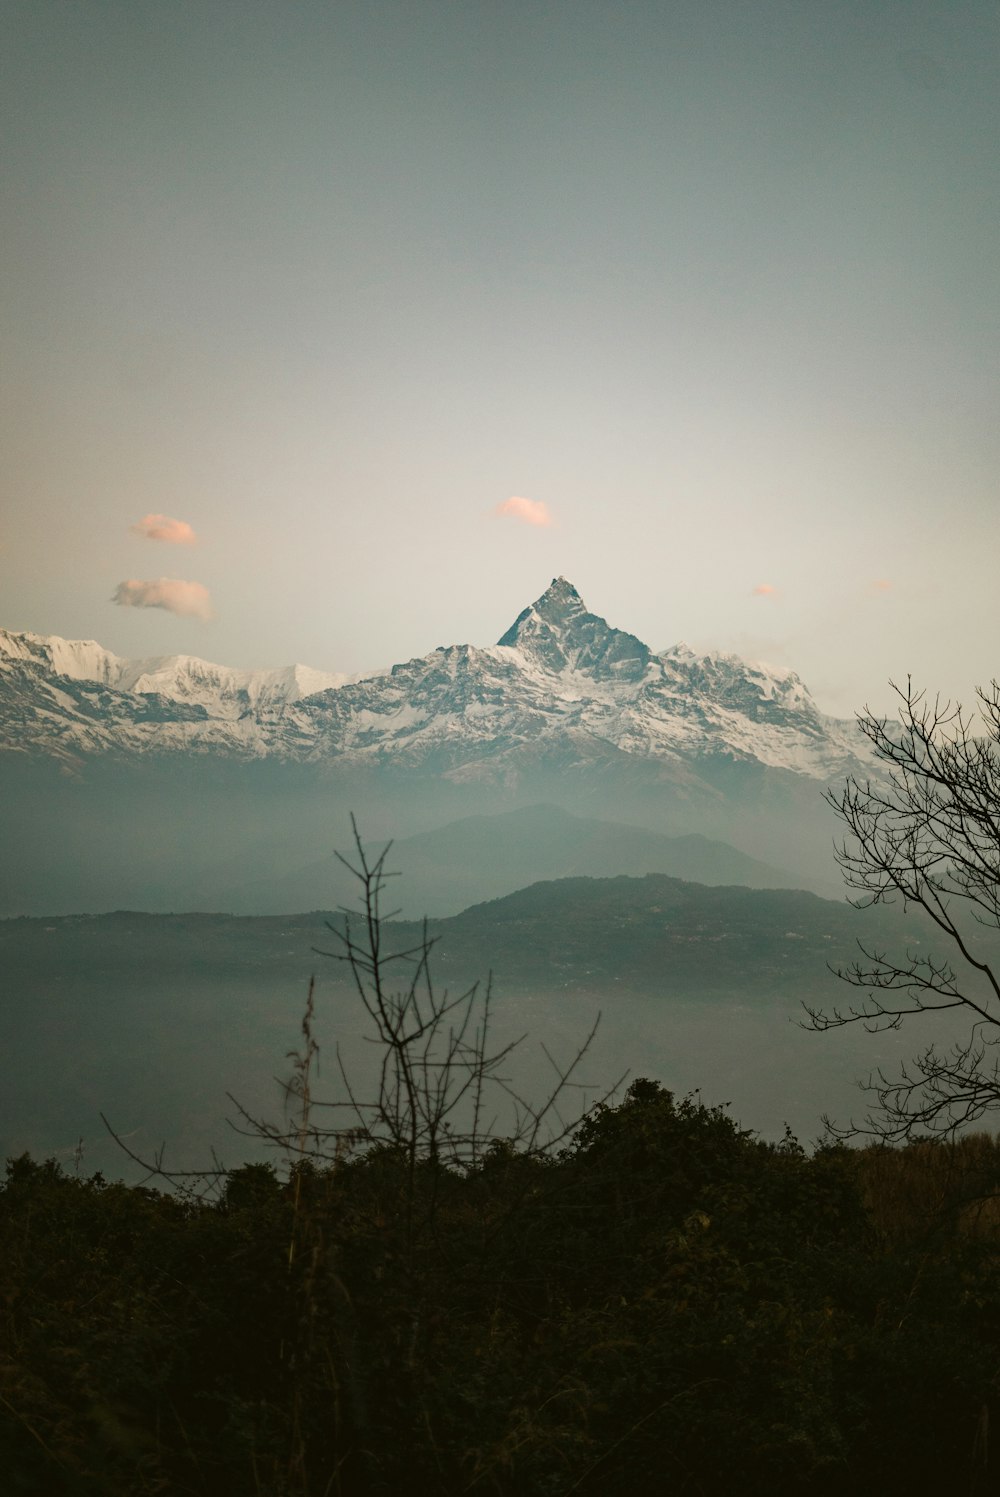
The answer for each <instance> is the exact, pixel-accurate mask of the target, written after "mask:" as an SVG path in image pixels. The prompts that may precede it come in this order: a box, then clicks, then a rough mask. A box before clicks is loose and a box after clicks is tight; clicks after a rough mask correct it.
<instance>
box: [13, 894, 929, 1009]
mask: <svg viewBox="0 0 1000 1497" xmlns="http://www.w3.org/2000/svg"><path fill="white" fill-rule="evenodd" d="M342 918H343V917H341V916H337V915H334V914H332V913H329V914H324V913H323V912H321V911H316V912H313V913H311V914H302V915H295V916H284V917H282V916H234V915H197V914H188V915H146V914H139V913H133V912H119V913H116V914H112V915H92V916H62V917H52V918H49V919H19V920H7V921H2V922H0V961H2V963H3V966H4V969H5V971H6V972H7V974H8V976H9V978H10V979H12V980H13V981H15V982H17V983H21V984H25V985H27V986H26V987H25V988H24V991H28V990H29V988H30V983H31V981H32V975H33V974H34V975H36V976H37V975H38V974H40V973H51V972H53V971H56V972H64V973H67V972H68V973H72V972H75V971H83V972H86V973H87V975H88V978H89V979H90V980H91V981H94V980H100V979H101V978H102V977H106V978H108V979H109V980H118V979H121V978H128V979H129V980H132V981H134V982H135V983H136V985H137V990H138V989H141V984H142V982H143V980H144V978H145V977H151V976H155V977H156V979H157V981H162V980H164V979H167V978H173V979H174V980H179V981H182V980H183V978H184V976H185V974H189V975H196V976H197V977H199V978H207V977H211V976H213V975H214V976H218V977H220V978H221V977H224V976H225V977H229V978H236V977H239V976H240V975H241V974H248V973H249V974H255V975H258V976H260V977H264V976H272V977H274V978H278V977H280V976H281V975H282V974H284V973H286V972H287V973H288V974H289V975H291V974H292V973H293V972H294V973H295V974H296V975H299V974H301V972H302V971H303V968H304V967H307V966H309V965H313V966H316V967H318V969H319V970H320V971H321V972H323V975H324V977H325V978H327V979H332V978H334V977H335V975H336V974H335V972H334V971H333V970H332V969H329V968H327V966H326V964H325V963H324V961H323V959H322V957H315V956H313V955H312V949H313V948H314V947H317V946H319V947H323V946H324V945H326V946H332V945H333V944H334V942H333V941H332V938H331V935H330V932H329V929H328V926H327V924H326V922H327V920H331V921H333V922H334V923H338V922H339V921H340V920H342ZM899 928H900V916H898V915H897V914H895V913H894V912H892V911H888V912H887V911H877V910H876V911H865V912H859V911H857V910H855V909H853V908H852V907H851V906H849V905H848V904H846V903H843V904H837V903H835V902H833V901H832V900H825V899H820V898H819V897H818V896H817V895H814V894H808V893H804V892H802V891H797V890H787V889H785V890H782V889H775V890H767V889H746V888H736V887H729V886H720V887H715V888H713V887H709V886H706V885H704V884H696V883H690V882H685V881H683V880H681V879H676V878H670V877H668V876H666V875H665V874H652V873H651V874H646V875H645V876H643V877H641V878H629V877H624V876H620V877H616V878H610V879H598V878H589V877H577V878H567V879H557V880H553V881H548V882H540V883H536V884H532V885H531V886H530V887H529V888H526V889H520V890H518V891H517V892H516V893H513V894H508V895H506V896H505V897H503V898H500V899H494V900H489V901H487V902H485V903H481V904H477V905H473V906H472V907H470V908H469V909H467V910H464V911H463V912H462V913H461V914H459V915H455V916H452V917H450V918H448V919H434V920H431V921H430V922H429V926H428V929H429V932H430V934H431V935H432V936H433V937H434V938H435V940H436V943H437V945H436V949H435V954H434V967H435V971H436V973H437V974H438V976H439V977H440V979H441V980H442V981H448V982H468V981H471V980H472V979H474V978H476V977H479V976H485V975H486V973H487V971H489V970H492V971H493V972H494V973H496V974H497V978H498V981H499V982H500V984H501V985H502V986H503V987H504V988H506V989H509V990H514V989H516V990H519V991H520V990H524V989H525V988H526V987H530V988H533V989H537V990H539V991H553V990H556V991H559V990H563V991H564V990H566V989H570V990H575V991H580V992H587V993H591V994H597V995H600V994H602V993H606V994H608V995H613V993H614V991H615V990H616V989H628V990H630V991H632V992H642V993H645V994H647V995H648V996H649V997H650V998H657V997H660V996H663V995H666V994H683V995H685V996H696V995H706V994H711V995H714V996H719V997H731V998H737V999H745V998H748V997H766V996H767V995H768V994H770V993H774V992H778V991H780V992H782V993H785V992H787V991H789V990H790V989H795V991H796V992H798V993H801V994H802V995H803V996H806V995H808V993H809V992H810V991H812V990H814V989H815V988H816V987H817V985H820V986H826V984H827V983H828V982H830V981H832V979H830V978H829V973H828V971H827V963H833V964H836V963H838V962H847V961H850V960H851V959H852V958H853V956H854V955H856V949H857V948H856V940H857V937H858V936H859V935H860V934H862V933H865V934H868V935H874V936H876V937H885V938H888V937H889V936H891V935H894V934H895V935H896V936H897V938H898V934H899ZM914 929H915V930H916V927H914ZM419 931H420V925H419V924H418V922H416V921H405V920H396V921H392V922H390V923H389V924H388V925H387V926H386V932H385V933H386V943H387V945H392V946H393V947H395V948H399V947H403V946H409V945H411V944H412V943H413V941H414V940H415V939H416V938H417V937H418V935H419ZM910 939H911V944H912V942H913V940H914V939H915V937H914V936H911V938H910Z"/></svg>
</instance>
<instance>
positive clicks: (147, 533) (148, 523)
mask: <svg viewBox="0 0 1000 1497" xmlns="http://www.w3.org/2000/svg"><path fill="white" fill-rule="evenodd" d="M129 529H130V530H131V532H132V534H133V535H141V536H142V538H143V540H147V541H168V542H169V543H170V545H172V546H193V545H194V543H195V541H196V540H197V539H198V537H197V536H196V535H195V533H194V531H193V530H192V529H191V526H190V525H189V524H188V522H187V521H186V520H173V519H171V517H170V516H169V515H143V517H142V519H141V520H140V521H139V523H138V525H130V526H129Z"/></svg>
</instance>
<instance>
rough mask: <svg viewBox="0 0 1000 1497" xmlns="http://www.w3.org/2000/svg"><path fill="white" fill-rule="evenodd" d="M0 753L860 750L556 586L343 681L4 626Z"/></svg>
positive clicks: (776, 686)
mask: <svg viewBox="0 0 1000 1497" xmlns="http://www.w3.org/2000/svg"><path fill="white" fill-rule="evenodd" d="M0 749H2V750H4V751H6V752H7V753H10V754H16V755H22V756H23V755H29V756H32V757H35V756H38V757H41V758H46V759H50V760H52V759H54V760H58V761H61V762H62V763H63V764H64V765H66V766H67V767H70V768H77V767H79V766H81V765H82V764H84V763H85V762H86V760H87V759H88V758H89V757H90V756H92V755H102V756H103V755H107V754H112V755H114V756H116V757H124V758H126V759H132V758H135V757H137V756H147V755H150V754H164V753H166V754H170V755H176V754H182V755H191V754H202V755H203V754H210V755H212V756H217V757H220V758H223V759H226V758H228V759H234V760H239V761H246V760H254V759H272V760H278V761H285V762H294V763H311V764H324V765H326V764H340V765H345V766H352V767H353V766H364V765H379V766H398V767H400V768H420V769H423V770H430V771H434V772H437V773H439V774H441V775H443V776H446V777H447V778H449V779H452V780H454V781H458V782H463V781H475V780H484V781H491V780H492V781H496V780H500V779H504V778H510V777H511V776H515V777H516V775H517V773H518V768H519V766H520V765H524V764H530V763H535V764H537V763H540V762H545V763H546V764H548V765H549V766H550V767H554V766H557V765H567V766H569V765H581V764H593V763H599V762H601V761H607V760H617V761H622V760H642V761H650V760H652V761H660V762H662V763H663V764H664V765H672V766H673V767H674V768H675V769H676V768H678V767H680V766H683V765H685V764H690V763H691V762H692V761H699V760H702V761H704V760H706V759H709V758H712V759H717V758H719V757H722V758H724V759H730V760H734V761H743V762H747V763H754V762H756V763H759V764H762V765H766V766H770V767H772V768H778V769H784V770H790V771H795V772H797V773H798V774H801V775H805V776H809V777H811V778H815V779H819V780H826V779H829V778H832V777H834V776H836V775H839V774H841V773H843V772H844V771H845V770H847V769H849V768H851V767H853V766H854V765H856V764H857V762H858V761H859V760H864V759H865V758H866V753H865V749H866V743H865V740H864V739H863V738H862V737H861V735H860V733H859V732H858V730H857V728H856V727H855V725H854V724H853V723H847V722H841V721H838V720H837V719H834V718H830V717H827V716H825V715H824V714H823V713H821V712H820V711H819V709H818V708H817V707H816V704H815V703H814V701H813V700H812V698H811V696H810V695H809V692H808V691H807V690H806V688H805V686H803V684H802V682H801V681H800V680H799V678H798V677H797V676H796V675H795V674H794V673H793V672H791V671H782V670H775V669H773V668H771V667H768V666H763V665H750V664H747V663H746V662H745V661H743V660H741V659H739V658H738V657H737V656H734V655H723V654H718V653H711V654H698V653H696V652H694V651H693V650H691V649H689V648H688V647H687V646H686V645H677V646H675V647H674V648H672V649H669V650H665V651H663V652H662V653H660V654H656V653H654V652H653V651H652V650H651V649H650V648H649V646H647V645H645V644H643V642H642V641H641V640H639V639H637V638H636V637H635V636H634V635H632V634H628V633H626V632H625V631H623V630H620V629H615V628H612V627H611V626H610V625H609V624H607V623H606V621H605V620H604V619H603V618H600V617H599V616H598V615H597V614H593V613H590V612H589V611H588V610H587V608H586V606H585V604H584V602H583V600H582V598H581V597H580V595H579V593H578V592H577V591H576V589H575V588H574V587H573V586H572V584H571V583H569V582H567V581H566V580H565V578H562V577H559V578H556V579H555V580H554V581H553V582H552V583H551V585H550V586H549V587H548V588H547V589H546V591H545V592H544V593H543V594H542V596H541V597H540V598H538V599H537V601H536V602H535V603H533V604H532V605H531V606H530V607H528V608H526V609H524V611H523V612H522V613H521V614H520V615H519V616H518V618H517V619H516V620H515V621H514V623H513V624H512V625H511V627H510V628H509V629H508V630H507V631H506V633H504V634H503V635H502V636H501V638H500V640H499V642H498V643H497V644H496V645H492V646H487V647H477V646H473V645H453V646H449V647H447V648H442V649H437V650H434V651H432V653H431V654H429V655H426V656H422V657H419V658H416V659H413V660H410V661H407V662H405V663H403V664H399V665H395V666H393V667H392V669H391V670H390V671H387V672H385V673H384V674H381V675H377V676H372V677H368V678H367V679H365V680H360V681H358V680H355V681H349V680H347V679H346V678H344V677H336V676H331V675H325V674H324V673H322V672H319V671H312V670H310V669H309V668H308V667H304V666H292V667H289V668H288V669H287V670H280V671H259V672H253V671H237V670H230V669H228V668H226V667H223V666H217V665H211V664H209V663H207V662H205V661H201V660H196V659H193V658H191V657H189V656H171V657H164V658H157V659H148V660H123V659H120V658H119V657H117V656H115V655H112V654H110V653H109V652H108V651H106V650H104V649H102V648H101V646H100V645H97V644H95V643H93V642H92V641H70V640H62V639H57V638H43V637H41V636H38V635H31V634H10V633H4V632H3V631H0Z"/></svg>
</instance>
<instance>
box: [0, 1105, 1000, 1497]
mask: <svg viewBox="0 0 1000 1497" xmlns="http://www.w3.org/2000/svg"><path fill="white" fill-rule="evenodd" d="M998 1181H1000V1150H998V1149H997V1147H996V1145H995V1144H994V1142H993V1141H992V1140H991V1139H988V1138H985V1137H981V1136H979V1137H975V1138H971V1139H966V1140H964V1141H960V1142H959V1143H957V1144H946V1143H943V1142H935V1143H926V1142H925V1143H920V1144H913V1145H910V1146H909V1147H907V1148H905V1149H897V1150H887V1149H882V1148H877V1149H876V1148H872V1149H868V1150H854V1151H852V1150H847V1149H843V1148H840V1147H837V1148H830V1149H825V1150H823V1149H821V1150H819V1151H818V1152H817V1153H816V1154H815V1155H813V1156H811V1157H807V1156H806V1155H805V1154H804V1153H803V1152H802V1151H801V1150H800V1149H799V1148H798V1146H797V1145H796V1144H795V1143H794V1141H793V1140H790V1139H789V1140H786V1141H785V1143H783V1144H779V1145H771V1144H766V1143H763V1142H761V1141H760V1140H758V1139H756V1138H755V1137H753V1136H751V1135H750V1134H748V1133H746V1132H744V1131H741V1129H740V1128H739V1127H737V1126H736V1124H734V1123H733V1122H732V1121H731V1120H730V1119H729V1118H728V1117H727V1116H726V1115H725V1114H724V1113H722V1112H720V1111H718V1110H715V1109H710V1108H706V1107H704V1106H702V1105H701V1104H700V1103H699V1102H698V1101H697V1100H696V1099H688V1100H685V1101H677V1100H676V1099H674V1098H673V1097H672V1096H671V1095H670V1093H668V1092H666V1091H664V1090H662V1089H661V1088H660V1087H659V1086H658V1085H656V1084H655V1083H652V1082H636V1083H635V1084H634V1085H633V1086H632V1088H631V1089H630V1091H629V1092H628V1095H627V1096H626V1098H625V1100H624V1101H623V1102H622V1103H621V1104H620V1105H618V1106H607V1107H603V1108H601V1109H599V1110H598V1111H597V1112H596V1114H593V1115H592V1116H590V1117H589V1118H588V1119H587V1120H586V1121H585V1122H584V1123H583V1125H582V1126H581V1128H580V1129H579V1131H578V1133H577V1134H576V1136H575V1137H574V1139H573V1140H572V1142H571V1143H570V1144H569V1145H568V1146H567V1147H565V1148H563V1149H562V1150H561V1151H560V1152H558V1153H557V1154H556V1155H555V1156H554V1157H548V1158H546V1157H526V1156H525V1155H523V1154H519V1153H518V1152H517V1151H516V1150H514V1149H512V1148H510V1147H508V1146H506V1145H505V1144H504V1143H502V1142H499V1141H498V1142H496V1143H495V1144H494V1145H493V1146H492V1147H491V1148H490V1149H489V1150H488V1151H487V1153H486V1155H485V1156H484V1157H483V1159H482V1160H481V1161H479V1162H478V1163H477V1164H476V1165H475V1166H474V1167H470V1168H467V1169H465V1170H462V1171H459V1170H456V1169H449V1168H446V1167H445V1166H443V1165H440V1164H434V1163H431V1162H426V1161H425V1162H424V1163H422V1164H421V1165H420V1166H419V1169H418V1171H417V1174H416V1178H415V1179H414V1177H413V1175H412V1172H411V1171H410V1170H409V1169H408V1166H407V1162H406V1160H405V1159H404V1158H402V1157H401V1156H400V1155H399V1153H398V1152H396V1151H394V1150H393V1149H391V1148H382V1149H376V1150H373V1151H370V1152H368V1153H367V1154H366V1155H363V1156H361V1157H357V1158H348V1159H345V1160H342V1161H340V1162H338V1163H335V1164H332V1165H330V1166H328V1167H323V1168H319V1167H316V1166H313V1165H310V1164H308V1163H302V1164H299V1165H298V1166H296V1167H294V1168H293V1169H292V1171H291V1173H290V1175H289V1177H288V1178H287V1179H283V1178H279V1176H278V1175H277V1174H276V1173H275V1172H274V1171H273V1170H271V1169H270V1168H269V1167H266V1166H261V1165H251V1166H247V1167H245V1168H243V1169H241V1170H237V1171H235V1172H233V1173H231V1174H230V1175H229V1176H228V1177H227V1179H226V1181H225V1188H224V1191H223V1193H222V1194H221V1195H220V1197H219V1198H218V1199H217V1200H214V1201H212V1202H200V1203H199V1202H194V1201H191V1200H184V1199H180V1198H178V1197H175V1196H170V1195H166V1194H161V1193H159V1192H155V1191H152V1190H150V1189H144V1188H135V1187H133V1188H129V1187H126V1186H123V1185H116V1184H109V1183H106V1182H105V1181H103V1180H102V1179H101V1178H100V1177H94V1178H91V1179H83V1178H78V1177H76V1176H74V1175H70V1174H66V1173H64V1172H62V1171H61V1170H60V1169H59V1168H58V1167H57V1166H56V1165H54V1164H53V1163H51V1162H49V1163H35V1162H32V1161H31V1160H30V1159H28V1158H22V1159H19V1160H17V1161H14V1162H13V1163H11V1164H10V1166H9V1167H8V1173H7V1180H6V1185H5V1187H4V1189H3V1191H2V1193H0V1251H2V1261H3V1265H4V1266H3V1275H2V1280H0V1289H2V1300H0V1469H2V1470H3V1471H4V1473H5V1481H4V1490H5V1491H8V1492H11V1493H39V1494H43V1493H44V1494H46V1497H49V1494H51V1497H62V1494H66V1497H69V1494H74V1497H76V1494H94V1497H97V1494H100V1497H119V1494H135V1493H150V1494H152V1493H169V1494H173V1493H208V1492H211V1493H213V1494H220V1497H225V1494H233V1497H244V1494H261V1497H282V1494H310V1497H320V1494H338V1493H339V1494H343V1497H354V1494H358V1497H362V1494H364V1497H367V1494H377V1493H399V1492H417V1493H424V1492H426V1493H434V1494H442V1497H444V1494H448V1497H452V1494H456V1497H457V1494H459V1493H480V1494H487V1493H489V1494H502V1497H515V1494H516V1497H535V1494H537V1497H570V1494H573V1497H588V1494H589V1497H596V1494H601V1497H616V1494H622V1497H625V1494H629V1497H643V1494H646V1493H649V1494H652V1493H656V1494H657V1497H659V1494H662V1493H663V1492H664V1491H670V1492H676V1493H684V1494H691V1497H700V1494H715V1493H720V1492H740V1493H741V1494H742V1493H746V1494H754V1493H760V1494H765V1493H766V1494H768V1497H781V1494H793V1493H794V1494H799V1493H801V1494H806V1493H808V1494H810V1497H813V1494H819V1497H823V1494H835V1493H836V1494H841V1493H844V1492H848V1491H878V1492H880V1493H882V1494H884V1497H893V1494H897V1493H898V1494H900V1497H902V1494H904V1493H905V1494H906V1497H913V1494H914V1493H922V1492H931V1491H934V1492H939V1491H962V1492H966V1493H973V1494H976V1493H980V1492H983V1493H985V1492H986V1491H988V1490H989V1491H992V1490H994V1489H995V1486H996V1482H997V1479H998V1475H1000V1457H998V1456H997V1455H996V1453H995V1452H994V1451H993V1450H992V1449H991V1447H990V1443H989V1423H990V1415H991V1413H994V1411H995V1410H996V1405H997V1393H998V1389H997V1368H998V1363H1000V1256H998V1236H997V1227H996V1218H995V1216H994V1213H993V1208H992V1205H991V1204H990V1203H989V1199H988V1198H989V1196H990V1194H991V1192H992V1191H993V1190H994V1189H995V1188H996V1184H997V1182H998ZM984 1201H985V1202H986V1204H984Z"/></svg>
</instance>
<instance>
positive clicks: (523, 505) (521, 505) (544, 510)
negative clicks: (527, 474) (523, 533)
mask: <svg viewBox="0 0 1000 1497" xmlns="http://www.w3.org/2000/svg"><path fill="white" fill-rule="evenodd" d="M496 512H497V514H498V515H510V517H511V519H512V520H523V521H524V523H525V525H551V524H552V516H551V515H550V514H549V511H548V507H547V506H546V505H545V504H543V503H542V501H541V499H522V498H521V497H520V495H518V494H512V495H511V497H510V498H509V499H505V500H504V501H503V503H502V504H498V505H497V510H496Z"/></svg>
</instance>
